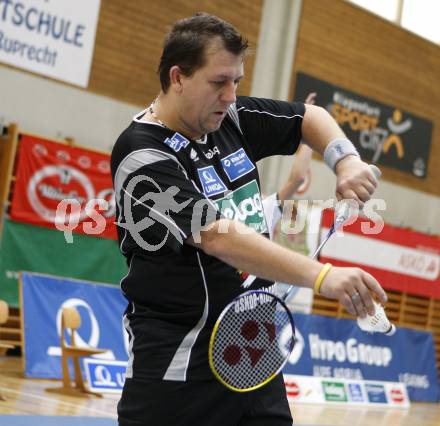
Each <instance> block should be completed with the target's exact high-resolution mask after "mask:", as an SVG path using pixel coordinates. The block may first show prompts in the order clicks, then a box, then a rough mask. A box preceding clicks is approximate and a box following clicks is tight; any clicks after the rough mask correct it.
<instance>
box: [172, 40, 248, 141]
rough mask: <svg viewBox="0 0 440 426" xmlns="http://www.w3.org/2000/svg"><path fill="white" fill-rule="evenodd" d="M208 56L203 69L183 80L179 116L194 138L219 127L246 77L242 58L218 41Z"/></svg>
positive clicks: (213, 43)
mask: <svg viewBox="0 0 440 426" xmlns="http://www.w3.org/2000/svg"><path fill="white" fill-rule="evenodd" d="M205 55H206V63H205V65H204V66H203V67H202V68H199V69H198V70H197V71H195V72H194V73H193V74H192V75H191V76H189V77H185V76H182V92H181V97H180V100H181V104H180V108H179V115H180V120H181V121H182V123H183V124H184V126H185V127H186V128H187V129H188V130H187V132H188V136H191V137H193V138H197V137H200V136H202V135H204V134H206V133H210V132H214V131H215V130H217V129H218V128H219V127H220V125H221V123H222V121H223V119H224V118H225V115H226V112H227V110H228V108H229V106H230V105H231V104H233V103H234V102H235V100H236V91H237V86H238V83H239V81H240V80H241V78H242V77H243V56H242V55H239V56H237V55H234V54H232V53H230V52H228V51H227V50H225V49H224V48H223V47H222V45H221V43H220V42H219V41H214V42H212V43H211V45H210V46H209V47H208V48H207V51H206V53H205Z"/></svg>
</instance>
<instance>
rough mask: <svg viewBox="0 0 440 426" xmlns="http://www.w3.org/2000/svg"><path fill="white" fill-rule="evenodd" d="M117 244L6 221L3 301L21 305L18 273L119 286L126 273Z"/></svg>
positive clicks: (0, 267)
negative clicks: (68, 241) (34, 273)
mask: <svg viewBox="0 0 440 426" xmlns="http://www.w3.org/2000/svg"><path fill="white" fill-rule="evenodd" d="M127 270H128V269H127V265H126V262H125V258H124V257H123V256H122V254H121V253H120V252H119V247H118V243H117V241H114V240H109V239H107V238H97V237H92V236H87V235H81V234H75V233H74V234H73V242H72V243H71V244H68V243H67V242H66V240H65V238H64V233H63V232H60V231H57V230H53V229H48V228H44V227H40V226H33V225H27V224H23V223H18V222H13V221H11V220H5V221H4V227H3V235H2V240H1V246H0V299H3V300H5V301H6V302H7V303H8V304H9V305H10V306H18V274H19V271H30V272H40V273H44V274H51V275H57V276H62V277H70V278H77V279H83V280H87V281H97V282H103V283H109V284H115V285H118V284H119V282H120V280H121V278H122V277H124V276H125V275H126V273H127Z"/></svg>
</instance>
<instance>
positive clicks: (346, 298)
mask: <svg viewBox="0 0 440 426" xmlns="http://www.w3.org/2000/svg"><path fill="white" fill-rule="evenodd" d="M320 294H322V295H323V296H324V297H327V298H329V299H337V300H339V302H340V303H341V304H342V305H343V306H344V307H345V309H347V311H348V312H349V313H350V314H352V315H356V316H360V317H361V318H364V317H365V315H366V314H367V313H368V314H369V315H374V312H375V308H374V305H373V297H372V295H373V294H374V295H375V296H376V297H377V298H378V299H379V300H380V302H381V303H385V302H386V301H387V296H386V293H385V291H384V290H383V288H382V287H381V286H380V284H379V283H378V282H377V281H376V279H375V278H374V277H373V276H372V275H370V274H369V273H367V272H365V271H363V270H362V269H359V268H338V267H335V266H334V267H332V268H331V269H330V271H329V272H328V274H327V275H326V276H325V278H324V280H323V282H322V285H321V288H320Z"/></svg>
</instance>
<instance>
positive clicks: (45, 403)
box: [0, 356, 440, 426]
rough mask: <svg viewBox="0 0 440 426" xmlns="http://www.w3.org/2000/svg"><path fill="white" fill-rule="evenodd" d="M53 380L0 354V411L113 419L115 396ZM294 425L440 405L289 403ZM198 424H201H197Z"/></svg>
mask: <svg viewBox="0 0 440 426" xmlns="http://www.w3.org/2000/svg"><path fill="white" fill-rule="evenodd" d="M57 385H58V382H57V381H53V380H37V379H25V378H23V375H22V373H21V359H20V358H19V357H12V356H2V357H0V395H2V396H3V397H4V398H5V400H4V401H1V400H0V414H20V415H46V416H47V415H49V416H91V417H108V418H111V419H116V418H117V416H116V405H117V403H118V399H119V396H118V395H109V394H105V395H104V397H103V398H76V397H69V396H64V395H58V394H52V393H48V392H45V390H44V389H45V388H47V387H52V386H57ZM291 408H292V413H293V418H294V424H295V425H326V426H327V425H328V426H330V425H331V426H336V425H337V426H388V425H390V426H414V425H417V426H439V425H440V404H421V403H413V404H412V405H411V408H410V409H409V410H403V409H392V408H381V409H379V408H364V407H337V406H320V405H312V404H310V405H309V404H291ZM200 426H202V425H200Z"/></svg>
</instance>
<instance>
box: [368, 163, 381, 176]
mask: <svg viewBox="0 0 440 426" xmlns="http://www.w3.org/2000/svg"><path fill="white" fill-rule="evenodd" d="M370 169H371V171H372V172H373V174H374V176H376V179H379V178H380V177H381V176H382V172H381V171H380V169H379V167H377V166H375V165H374V164H370Z"/></svg>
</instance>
